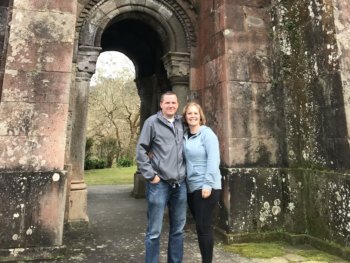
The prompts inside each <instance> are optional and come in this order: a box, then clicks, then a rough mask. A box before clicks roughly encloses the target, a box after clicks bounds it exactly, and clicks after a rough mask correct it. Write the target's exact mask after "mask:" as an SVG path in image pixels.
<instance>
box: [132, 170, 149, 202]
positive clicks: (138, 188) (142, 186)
mask: <svg viewBox="0 0 350 263" xmlns="http://www.w3.org/2000/svg"><path fill="white" fill-rule="evenodd" d="M131 194H132V196H133V197H135V198H145V196H146V179H145V178H144V177H143V176H142V174H141V173H140V171H136V173H135V174H134V189H133V191H132V193H131Z"/></svg>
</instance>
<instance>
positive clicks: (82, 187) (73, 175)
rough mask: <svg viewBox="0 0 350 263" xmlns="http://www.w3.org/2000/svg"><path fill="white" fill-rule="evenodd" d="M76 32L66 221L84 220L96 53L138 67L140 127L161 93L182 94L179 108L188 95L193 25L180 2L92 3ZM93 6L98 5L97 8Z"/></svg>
mask: <svg viewBox="0 0 350 263" xmlns="http://www.w3.org/2000/svg"><path fill="white" fill-rule="evenodd" d="M90 2H91V3H90V4H87V5H85V6H86V8H85V9H84V10H83V11H82V12H81V15H80V17H79V19H78V23H77V28H76V36H77V39H76V47H75V51H76V52H75V53H76V54H75V56H74V61H73V63H75V65H76V69H75V79H74V80H73V82H72V85H71V96H70V111H69V112H70V116H69V118H70V121H69V125H68V131H67V138H68V139H67V150H66V164H67V168H68V170H69V176H68V193H69V194H68V197H67V208H66V217H65V219H66V221H68V222H70V223H74V222H86V221H88V217H87V211H86V207H87V190H86V184H85V182H84V176H83V174H84V170H83V169H84V167H83V164H84V151H85V138H86V134H85V130H86V118H87V106H88V105H87V104H88V93H89V85H90V79H91V77H92V74H93V73H94V71H95V65H96V61H97V58H98V55H99V54H100V52H102V51H107V50H115V51H120V52H122V53H124V54H126V55H127V56H128V57H129V58H130V59H131V60H132V61H133V62H134V64H135V66H136V85H137V87H138V91H139V95H140V98H141V113H142V114H141V123H143V121H144V120H145V119H146V118H147V117H148V116H149V115H150V114H151V113H154V112H155V111H156V110H157V108H158V105H159V95H160V94H161V93H162V92H164V91H166V90H173V91H174V92H176V93H177V94H178V97H179V101H180V108H182V106H183V105H184V104H185V102H186V101H187V97H188V94H189V79H190V57H191V49H192V48H193V47H194V46H195V44H196V38H195V34H194V32H195V31H194V26H193V23H192V22H191V19H190V17H189V16H188V15H187V14H186V12H185V10H184V9H183V7H182V6H181V5H179V3H178V2H176V1H164V0H152V1H141V3H140V1H139V2H138V3H136V2H137V1H114V0H102V1H99V2H98V3H95V2H96V1H90ZM94 3H95V4H94Z"/></svg>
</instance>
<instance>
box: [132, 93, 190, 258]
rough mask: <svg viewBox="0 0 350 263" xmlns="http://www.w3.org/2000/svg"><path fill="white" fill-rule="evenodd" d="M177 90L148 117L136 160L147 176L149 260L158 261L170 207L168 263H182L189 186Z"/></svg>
mask: <svg viewBox="0 0 350 263" xmlns="http://www.w3.org/2000/svg"><path fill="white" fill-rule="evenodd" d="M178 107H179V103H178V100H177V96H176V94H175V93H173V92H171V91H168V92H166V93H164V94H163V95H162V96H161V98H160V108H161V111H159V112H158V113H156V114H154V115H152V116H151V117H149V118H148V119H147V120H146V121H145V123H144V125H143V128H142V131H141V135H140V138H139V141H138V144H137V147H136V160H137V164H138V167H139V169H140V171H141V173H142V175H143V176H144V177H145V178H146V180H147V182H146V199H147V204H148V207H147V231H146V239H145V246H146V261H145V262H146V263H158V258H159V245H160V244H159V243H160V242H159V241H160V234H161V231H162V222H163V216H164V209H165V207H166V206H168V210H169V224H170V226H169V241H168V263H179V262H182V258H183V239H184V231H183V228H184V226H185V223H186V205H187V204H186V203H187V189H186V183H185V176H186V172H185V161H184V159H183V155H182V150H183V124H182V121H181V117H180V116H178V115H176V111H177V109H178Z"/></svg>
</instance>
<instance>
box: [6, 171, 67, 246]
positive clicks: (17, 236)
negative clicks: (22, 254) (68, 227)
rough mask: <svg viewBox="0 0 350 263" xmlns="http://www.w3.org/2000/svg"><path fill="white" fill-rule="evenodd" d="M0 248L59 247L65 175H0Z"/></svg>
mask: <svg viewBox="0 0 350 263" xmlns="http://www.w3.org/2000/svg"><path fill="white" fill-rule="evenodd" d="M0 189H1V191H0V202H1V203H2V206H1V207H0V248H1V249H5V248H20V247H33V246H42V247H50V246H58V245H61V244H62V235H63V216H64V209H65V197H66V175H65V172H62V171H52V172H24V171H21V172H20V171H18V172H0Z"/></svg>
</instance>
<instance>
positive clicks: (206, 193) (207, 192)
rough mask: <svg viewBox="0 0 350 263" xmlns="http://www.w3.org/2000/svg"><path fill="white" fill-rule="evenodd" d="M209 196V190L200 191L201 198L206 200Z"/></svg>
mask: <svg viewBox="0 0 350 263" xmlns="http://www.w3.org/2000/svg"><path fill="white" fill-rule="evenodd" d="M210 195H211V190H209V189H202V198H204V199H206V198H208V197H209V196H210Z"/></svg>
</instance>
